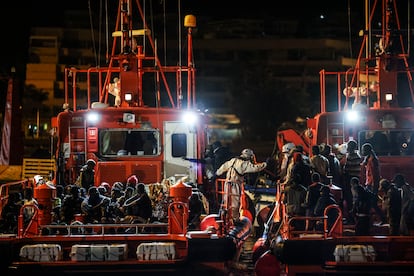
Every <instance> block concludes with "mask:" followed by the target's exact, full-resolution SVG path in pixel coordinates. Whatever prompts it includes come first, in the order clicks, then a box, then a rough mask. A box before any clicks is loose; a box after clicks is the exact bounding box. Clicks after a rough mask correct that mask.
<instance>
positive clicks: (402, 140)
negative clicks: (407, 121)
mask: <svg viewBox="0 0 414 276" xmlns="http://www.w3.org/2000/svg"><path fill="white" fill-rule="evenodd" d="M358 138H359V139H358V140H359V141H360V145H359V146H360V147H362V145H363V144H364V143H370V144H371V145H372V146H373V148H374V151H375V153H376V154H377V155H378V156H389V155H414V130H408V129H402V130H401V129H400V130H398V129H395V130H394V129H393V130H367V131H361V132H360V133H359V137H358Z"/></svg>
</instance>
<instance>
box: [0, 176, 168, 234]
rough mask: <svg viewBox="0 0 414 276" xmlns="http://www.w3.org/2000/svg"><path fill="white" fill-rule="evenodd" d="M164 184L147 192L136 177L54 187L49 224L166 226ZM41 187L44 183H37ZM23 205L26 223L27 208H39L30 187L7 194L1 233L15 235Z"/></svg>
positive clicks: (27, 218)
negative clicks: (54, 192) (164, 223)
mask: <svg viewBox="0 0 414 276" xmlns="http://www.w3.org/2000/svg"><path fill="white" fill-rule="evenodd" d="M167 182H168V181H167ZM167 182H166V183H164V184H158V186H157V187H155V188H153V189H149V187H147V186H148V185H145V184H144V183H141V182H139V180H138V177H137V176H135V175H132V176H130V177H129V178H128V179H127V181H126V182H125V183H122V182H115V183H113V185H109V183H106V182H103V183H101V185H99V186H95V185H92V186H89V187H88V189H85V187H83V186H82V185H76V184H73V185H67V186H66V187H63V186H60V185H57V186H56V197H55V198H54V199H53V208H52V222H51V224H58V225H70V224H73V223H78V222H81V223H82V224H96V223H111V224H113V223H150V222H155V221H158V222H166V220H167V212H168V211H167V207H168V204H169V203H170V202H171V199H170V198H169V197H168V189H169V185H167V184H168V183H167ZM41 184H47V183H37V185H41ZM84 184H85V183H84ZM152 187H153V186H152ZM23 205H28V207H27V208H25V209H24V211H25V213H24V218H25V219H24V220H25V221H29V220H30V218H31V216H32V215H33V212H32V210H33V208H30V207H29V206H30V205H35V206H37V207H39V209H41V208H42V206H39V203H38V202H37V201H36V199H35V198H33V189H32V188H31V187H28V188H25V189H24V191H23V193H20V192H14V193H11V194H10V198H9V200H8V203H7V204H6V205H5V206H4V208H3V212H2V225H1V226H2V228H3V229H2V230H3V231H2V232H4V233H16V232H17V219H18V216H19V214H20V209H21V207H22V206H23Z"/></svg>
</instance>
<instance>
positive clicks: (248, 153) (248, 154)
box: [240, 149, 254, 160]
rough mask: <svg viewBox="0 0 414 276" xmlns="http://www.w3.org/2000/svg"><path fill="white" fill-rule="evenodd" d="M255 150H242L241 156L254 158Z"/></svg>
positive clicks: (248, 158) (247, 158)
mask: <svg viewBox="0 0 414 276" xmlns="http://www.w3.org/2000/svg"><path fill="white" fill-rule="evenodd" d="M253 155H254V152H253V151H252V150H251V149H244V150H242V152H241V154H240V157H241V158H243V159H246V160H250V159H252V157H253Z"/></svg>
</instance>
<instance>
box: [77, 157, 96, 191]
mask: <svg viewBox="0 0 414 276" xmlns="http://www.w3.org/2000/svg"><path fill="white" fill-rule="evenodd" d="M95 166H96V162H95V160H93V159H88V161H86V164H85V165H84V166H83V167H82V168H81V169H80V174H79V177H78V180H77V181H76V185H78V186H79V187H82V188H84V189H85V190H86V191H88V190H89V188H90V187H92V186H95Z"/></svg>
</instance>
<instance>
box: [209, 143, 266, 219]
mask: <svg viewBox="0 0 414 276" xmlns="http://www.w3.org/2000/svg"><path fill="white" fill-rule="evenodd" d="M266 166H267V164H266V162H261V163H256V157H255V155H254V152H253V150H251V149H244V150H243V151H242V152H241V154H240V156H239V157H234V158H232V159H230V160H228V161H227V162H225V163H223V164H222V165H221V166H220V168H218V169H217V171H216V175H217V176H220V175H222V174H224V173H226V181H225V183H224V195H223V201H224V202H223V203H224V206H225V207H226V208H227V209H228V210H229V211H230V216H231V218H232V219H233V221H234V222H237V221H239V220H240V208H241V196H242V191H243V185H244V181H245V179H244V177H245V174H247V173H256V172H260V171H262V170H264V169H265V168H266ZM228 200H230V202H228Z"/></svg>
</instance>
